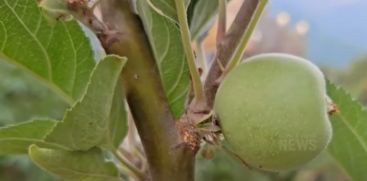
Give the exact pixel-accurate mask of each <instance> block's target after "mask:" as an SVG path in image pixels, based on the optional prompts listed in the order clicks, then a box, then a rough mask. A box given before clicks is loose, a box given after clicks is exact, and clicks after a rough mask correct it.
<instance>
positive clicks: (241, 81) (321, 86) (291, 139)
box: [214, 54, 332, 171]
mask: <svg viewBox="0 0 367 181" xmlns="http://www.w3.org/2000/svg"><path fill="white" fill-rule="evenodd" d="M325 89H326V88H325V79H324V76H323V74H322V73H321V71H320V70H319V69H318V68H317V67H316V66H315V65H313V64H312V63H311V62H309V61H307V60H305V59H302V58H299V57H295V56H290V55H286V54H263V55H259V56H255V57H252V58H249V59H247V60H245V61H244V63H242V64H240V65H239V66H237V67H236V68H235V69H234V70H233V71H231V72H229V73H228V75H227V76H226V77H225V78H224V80H223V81H222V83H221V85H220V87H219V89H218V92H217V94H216V98H215V104H214V109H215V112H216V115H217V116H218V119H219V123H220V125H221V128H222V131H223V134H224V137H225V140H226V142H227V144H228V145H229V149H230V150H231V151H232V152H234V153H235V154H236V155H237V156H239V157H240V158H241V159H242V160H243V161H244V162H246V163H247V164H249V165H250V166H252V167H256V168H260V169H263V170H268V171H284V170H289V169H292V168H297V167H299V166H301V165H303V164H305V163H306V162H308V161H310V160H312V159H313V158H315V157H316V156H317V155H319V153H320V152H321V151H323V150H324V149H325V147H326V146H327V144H328V143H329V141H330V139H331V135H332V130H331V125H330V122H329V118H328V114H327V111H328V110H327V107H328V106H327V105H328V104H327V95H326V90H325Z"/></svg>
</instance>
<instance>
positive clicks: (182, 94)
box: [138, 0, 189, 117]
mask: <svg viewBox="0 0 367 181" xmlns="http://www.w3.org/2000/svg"><path fill="white" fill-rule="evenodd" d="M171 1H172V3H174V0H171ZM171 1H168V2H171ZM149 2H150V1H138V11H139V15H140V17H141V18H142V20H143V23H144V27H145V30H146V32H147V34H148V37H149V40H150V43H151V46H152V48H153V52H154V56H155V58H156V61H157V63H158V65H159V70H160V74H161V77H162V80H163V87H164V90H165V92H166V95H167V97H168V101H169V104H170V106H171V110H172V112H173V113H174V115H175V116H176V117H179V116H180V115H181V114H182V113H183V111H184V104H185V101H186V96H187V93H188V90H189V72H188V66H187V64H186V57H185V53H184V49H183V46H182V42H181V37H180V30H179V29H178V27H177V24H176V23H175V22H173V21H171V20H169V19H167V18H166V17H165V16H162V14H160V13H158V12H157V11H155V10H154V8H153V7H152V6H151V5H150V4H149ZM151 2H157V3H158V2H160V1H151ZM173 5H174V4H173ZM173 5H172V4H171V5H170V7H172V8H173V7H174V6H173ZM174 10H175V9H174ZM167 11H168V12H170V11H169V10H167ZM163 12H165V11H163ZM167 16H170V15H167Z"/></svg>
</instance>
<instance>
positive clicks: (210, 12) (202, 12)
mask: <svg viewBox="0 0 367 181" xmlns="http://www.w3.org/2000/svg"><path fill="white" fill-rule="evenodd" d="M218 7H219V3H218V0H214V1H213V0H198V2H197V3H196V5H195V7H194V12H193V15H192V19H191V23H190V31H191V38H192V39H193V40H195V39H197V38H199V37H200V36H202V35H203V34H204V33H205V32H206V31H208V28H209V26H210V25H212V24H213V20H214V16H215V15H216V14H217V12H218Z"/></svg>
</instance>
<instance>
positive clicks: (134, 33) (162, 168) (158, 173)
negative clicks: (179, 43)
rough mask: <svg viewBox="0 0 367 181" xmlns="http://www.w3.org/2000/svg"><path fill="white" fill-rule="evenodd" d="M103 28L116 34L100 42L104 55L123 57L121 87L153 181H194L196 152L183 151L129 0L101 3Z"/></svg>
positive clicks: (173, 120) (159, 80) (143, 35)
mask: <svg viewBox="0 0 367 181" xmlns="http://www.w3.org/2000/svg"><path fill="white" fill-rule="evenodd" d="M101 3H102V4H101V8H102V16H103V20H104V22H105V23H106V24H107V25H109V26H110V27H111V28H112V29H114V30H116V31H115V32H116V33H115V34H112V35H111V34H106V35H105V36H101V37H100V39H101V42H102V43H103V46H104V48H105V50H106V52H107V53H110V54H117V55H120V56H126V57H127V58H128V62H127V64H126V67H125V68H124V71H123V74H122V76H123V84H124V87H125V93H126V97H127V101H128V104H129V107H130V110H131V113H132V115H133V118H134V120H135V124H136V127H137V129H138V132H139V135H140V138H141V140H142V143H143V146H144V149H145V152H146V155H147V160H148V163H149V170H150V177H151V178H150V179H151V180H154V181H166V180H167V181H169V180H172V179H174V180H178V181H189V180H193V169H194V158H195V152H194V151H193V150H192V149H190V147H187V146H185V145H182V146H178V145H181V142H182V139H181V135H180V134H179V131H178V130H177V128H176V121H175V119H174V117H173V115H172V113H171V112H170V108H169V105H168V102H167V98H166V96H165V93H164V90H163V87H162V83H161V79H160V76H159V71H158V67H157V65H156V61H155V59H154V56H153V53H152V50H151V48H150V45H149V42H148V39H147V37H146V34H145V32H144V29H143V26H142V24H141V22H140V19H139V18H138V17H137V16H136V15H135V14H133V13H132V12H131V10H130V6H129V3H128V0H104V1H102V2H101Z"/></svg>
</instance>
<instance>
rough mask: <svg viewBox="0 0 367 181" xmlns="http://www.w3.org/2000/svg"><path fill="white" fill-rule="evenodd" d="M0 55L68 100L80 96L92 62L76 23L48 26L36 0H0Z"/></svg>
mask: <svg viewBox="0 0 367 181" xmlns="http://www.w3.org/2000/svg"><path fill="white" fill-rule="evenodd" d="M0 57H1V58H3V59H5V60H7V61H9V62H11V63H13V64H16V65H18V66H19V67H21V68H23V69H24V70H25V71H27V72H29V73H31V74H32V75H34V76H35V77H36V78H38V79H39V80H40V81H41V82H43V83H45V85H46V86H48V87H49V88H50V89H52V90H53V91H54V92H56V93H57V94H58V95H59V96H60V97H62V98H63V99H64V101H65V102H67V103H69V104H72V103H73V102H74V100H77V99H79V98H80V97H81V95H82V94H83V92H84V91H85V88H86V86H87V82H88V79H89V76H90V73H91V71H92V69H93V67H94V65H95V63H94V59H93V52H92V49H91V45H90V42H89V41H88V39H87V38H86V36H85V35H84V32H83V31H82V29H81V28H80V26H79V25H78V23H77V22H76V21H70V22H67V23H66V22H59V23H56V24H55V25H54V26H51V25H50V24H49V22H48V21H47V20H46V19H45V18H44V17H43V16H42V13H41V11H40V9H39V8H38V6H37V4H36V0H20V1H13V0H1V1H0Z"/></svg>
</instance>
